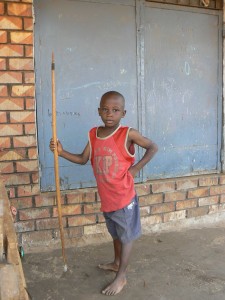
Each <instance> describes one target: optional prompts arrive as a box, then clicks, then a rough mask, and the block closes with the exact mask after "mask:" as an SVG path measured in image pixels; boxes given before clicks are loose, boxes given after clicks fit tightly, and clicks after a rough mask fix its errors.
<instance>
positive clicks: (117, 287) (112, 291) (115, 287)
mask: <svg viewBox="0 0 225 300" xmlns="http://www.w3.org/2000/svg"><path fill="white" fill-rule="evenodd" d="M126 283H127V280H126V277H118V278H115V280H114V281H113V282H112V283H111V284H110V285H108V286H107V287H106V288H105V289H104V290H102V294H104V295H107V296H114V295H116V294H118V293H119V292H121V291H122V289H123V287H124V286H125V285H126Z"/></svg>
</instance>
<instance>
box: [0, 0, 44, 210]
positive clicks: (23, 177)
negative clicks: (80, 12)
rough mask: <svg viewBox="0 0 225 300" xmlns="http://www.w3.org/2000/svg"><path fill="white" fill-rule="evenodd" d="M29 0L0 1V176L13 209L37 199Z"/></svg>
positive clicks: (31, 31)
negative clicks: (2, 178) (3, 180)
mask: <svg viewBox="0 0 225 300" xmlns="http://www.w3.org/2000/svg"><path fill="white" fill-rule="evenodd" d="M34 90H35V89H34V61H33V14H32V0H24V1H19V0H17V1H0V147H1V148H2V149H1V151H0V172H1V173H2V174H3V175H4V179H5V184H6V186H7V190H8V194H9V198H10V200H11V203H12V205H15V206H16V207H17V208H19V209H22V208H25V207H26V208H28V207H33V204H34V203H35V195H39V185H38V178H39V176H38V160H37V140H36V123H35V119H36V113H35V100H34V94H35V92H34Z"/></svg>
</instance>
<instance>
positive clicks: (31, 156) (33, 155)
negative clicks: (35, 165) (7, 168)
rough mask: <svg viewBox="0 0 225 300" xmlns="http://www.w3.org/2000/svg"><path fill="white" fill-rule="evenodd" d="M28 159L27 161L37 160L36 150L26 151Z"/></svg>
mask: <svg viewBox="0 0 225 300" xmlns="http://www.w3.org/2000/svg"><path fill="white" fill-rule="evenodd" d="M28 157H29V159H37V158H38V153H37V148H31V149H28Z"/></svg>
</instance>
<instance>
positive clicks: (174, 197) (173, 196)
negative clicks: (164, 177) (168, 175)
mask: <svg viewBox="0 0 225 300" xmlns="http://www.w3.org/2000/svg"><path fill="white" fill-rule="evenodd" d="M185 198H186V192H172V193H165V202H171V201H178V200H184V199H185Z"/></svg>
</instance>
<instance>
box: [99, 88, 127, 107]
mask: <svg viewBox="0 0 225 300" xmlns="http://www.w3.org/2000/svg"><path fill="white" fill-rule="evenodd" d="M109 97H118V98H121V99H122V100H123V105H125V98H124V96H123V95H122V94H120V93H119V92H116V91H109V92H106V93H105V94H103V95H102V97H101V101H100V104H101V102H102V100H103V99H106V98H109Z"/></svg>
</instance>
